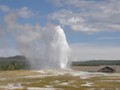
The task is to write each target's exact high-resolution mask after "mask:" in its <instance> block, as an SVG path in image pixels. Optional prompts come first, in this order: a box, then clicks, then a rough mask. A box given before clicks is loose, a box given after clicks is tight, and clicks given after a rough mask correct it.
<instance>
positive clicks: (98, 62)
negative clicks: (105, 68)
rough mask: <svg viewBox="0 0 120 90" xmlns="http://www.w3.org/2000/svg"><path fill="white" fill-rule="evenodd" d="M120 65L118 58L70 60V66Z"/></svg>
mask: <svg viewBox="0 0 120 90" xmlns="http://www.w3.org/2000/svg"><path fill="white" fill-rule="evenodd" d="M99 65H120V60H91V61H76V62H72V66H99Z"/></svg>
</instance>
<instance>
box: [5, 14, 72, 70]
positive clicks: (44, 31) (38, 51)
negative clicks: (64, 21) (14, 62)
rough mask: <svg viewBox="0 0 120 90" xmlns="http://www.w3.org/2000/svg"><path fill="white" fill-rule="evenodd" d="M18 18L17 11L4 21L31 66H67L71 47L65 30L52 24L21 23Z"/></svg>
mask: <svg viewBox="0 0 120 90" xmlns="http://www.w3.org/2000/svg"><path fill="white" fill-rule="evenodd" d="M18 18H19V15H18V14H17V13H11V14H8V15H6V16H5V18H4V21H5V24H6V25H7V30H8V32H9V33H11V34H12V35H13V36H14V39H15V41H16V45H17V47H18V49H19V51H20V53H21V54H22V55H25V56H26V57H27V58H28V60H29V61H30V64H31V67H32V68H33V69H43V68H66V66H67V62H68V55H69V52H70V48H69V45H68V43H67V41H66V37H65V33H64V30H63V29H62V28H61V27H60V26H55V25H51V24H48V25H46V26H45V27H41V26H40V25H39V24H36V25H35V26H32V25H30V24H19V23H18V22H17V19H18Z"/></svg>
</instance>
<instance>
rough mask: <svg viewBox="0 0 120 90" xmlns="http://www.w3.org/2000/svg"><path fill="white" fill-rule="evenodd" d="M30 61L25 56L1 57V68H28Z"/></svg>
mask: <svg viewBox="0 0 120 90" xmlns="http://www.w3.org/2000/svg"><path fill="white" fill-rule="evenodd" d="M28 68H29V63H28V61H27V59H26V58H25V57H24V56H13V57H0V70H21V69H28Z"/></svg>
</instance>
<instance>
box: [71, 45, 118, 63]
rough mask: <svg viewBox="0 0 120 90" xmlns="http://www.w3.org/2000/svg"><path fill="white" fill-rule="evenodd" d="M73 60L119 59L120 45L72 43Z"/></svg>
mask: <svg viewBox="0 0 120 90" xmlns="http://www.w3.org/2000/svg"><path fill="white" fill-rule="evenodd" d="M70 47H71V49H72V52H71V59H72V60H81V61H82V60H119V59H120V55H119V53H120V47H114V46H110V47H109V46H98V45H94V44H89V43H83V44H82V43H77V44H71V45H70Z"/></svg>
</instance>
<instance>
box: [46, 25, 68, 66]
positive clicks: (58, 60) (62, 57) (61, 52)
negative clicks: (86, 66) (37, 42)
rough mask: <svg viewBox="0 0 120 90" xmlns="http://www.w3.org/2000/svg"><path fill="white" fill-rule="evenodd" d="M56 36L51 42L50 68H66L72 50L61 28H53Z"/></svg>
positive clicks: (53, 36)
mask: <svg viewBox="0 0 120 90" xmlns="http://www.w3.org/2000/svg"><path fill="white" fill-rule="evenodd" d="M53 29H54V30H53V32H54V35H52V34H51V35H52V41H50V42H49V46H48V47H49V54H48V61H49V65H50V66H49V67H60V68H66V66H67V62H68V55H69V51H70V48H69V46H68V43H67V41H66V37H65V33H64V31H63V29H62V28H61V27H60V26H56V27H54V28H53Z"/></svg>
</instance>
